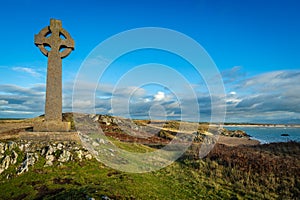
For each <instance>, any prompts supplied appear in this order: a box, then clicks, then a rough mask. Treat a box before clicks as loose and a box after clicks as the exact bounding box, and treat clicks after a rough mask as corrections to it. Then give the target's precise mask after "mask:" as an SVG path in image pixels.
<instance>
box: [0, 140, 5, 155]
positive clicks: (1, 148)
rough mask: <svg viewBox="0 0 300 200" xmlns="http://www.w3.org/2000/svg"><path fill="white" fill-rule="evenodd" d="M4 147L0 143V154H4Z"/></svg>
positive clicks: (3, 144)
mask: <svg viewBox="0 0 300 200" xmlns="http://www.w3.org/2000/svg"><path fill="white" fill-rule="evenodd" d="M5 146H6V144H5V143H2V142H0V154H4V152H5Z"/></svg>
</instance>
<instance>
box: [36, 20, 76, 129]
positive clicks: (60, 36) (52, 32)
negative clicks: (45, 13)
mask: <svg viewBox="0 0 300 200" xmlns="http://www.w3.org/2000/svg"><path fill="white" fill-rule="evenodd" d="M34 43H35V45H36V46H37V47H38V48H39V49H40V50H41V52H42V53H43V54H44V55H45V56H47V57H48V69H47V84H46V103H45V123H42V124H40V125H38V126H36V127H34V130H35V131H67V129H68V128H67V125H66V124H64V123H62V59H63V58H65V57H67V56H68V55H69V54H70V53H71V51H72V50H74V40H73V39H72V37H71V36H70V34H69V33H68V32H67V31H66V30H65V29H63V28H62V23H61V21H60V20H56V19H51V20H50V26H47V27H45V28H43V29H42V30H41V31H40V32H39V33H38V34H37V35H35V36H34Z"/></svg>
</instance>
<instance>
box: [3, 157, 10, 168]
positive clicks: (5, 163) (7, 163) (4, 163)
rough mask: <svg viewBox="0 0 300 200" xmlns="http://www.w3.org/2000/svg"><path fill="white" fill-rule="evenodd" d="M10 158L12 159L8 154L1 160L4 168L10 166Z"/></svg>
mask: <svg viewBox="0 0 300 200" xmlns="http://www.w3.org/2000/svg"><path fill="white" fill-rule="evenodd" d="M10 160H11V159H10V157H9V156H8V155H7V156H5V157H4V159H3V160H2V162H1V168H2V169H4V170H5V169H7V168H8V167H9V164H10V162H11V161H10Z"/></svg>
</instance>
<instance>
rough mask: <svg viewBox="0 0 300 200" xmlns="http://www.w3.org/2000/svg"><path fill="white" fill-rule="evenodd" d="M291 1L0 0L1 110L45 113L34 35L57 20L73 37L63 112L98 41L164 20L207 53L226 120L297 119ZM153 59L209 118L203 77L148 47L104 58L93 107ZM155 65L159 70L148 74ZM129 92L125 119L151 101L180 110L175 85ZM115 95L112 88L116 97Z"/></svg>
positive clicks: (298, 75) (298, 69) (100, 107)
mask: <svg viewBox="0 0 300 200" xmlns="http://www.w3.org/2000/svg"><path fill="white" fill-rule="evenodd" d="M299 9H300V3H299V2H298V1H296V0H294V1H291V0H287V1H286V0H285V1H284V0H281V1H279V0H272V1H271V0H269V1H268V0H265V1H258V0H252V1H250V0H249V1H247V0H245V1H239V0H223V1H219V0H217V1H211V0H207V1H204V0H197V1H158V0H153V1H150V0H149V1H146V0H145V1H79V0H78V1H49V2H43V1H33V0H24V1H13V0H12V1H2V2H1V6H0V19H1V20H0V26H1V31H0V41H1V45H0V55H1V56H0V58H1V59H0V117H34V116H37V115H40V114H42V113H43V109H44V107H43V106H44V95H45V94H44V91H45V77H46V68H47V58H46V57H45V56H43V55H42V54H41V53H40V51H39V50H38V48H36V47H35V45H34V43H33V37H34V34H37V33H38V32H39V31H40V30H41V29H42V28H43V27H45V26H47V25H49V21H50V18H56V19H60V20H62V23H63V27H64V28H65V29H66V30H67V31H68V32H69V33H70V34H71V36H72V37H73V38H74V40H75V51H73V52H72V53H71V54H70V55H69V56H68V57H67V58H65V59H64V60H63V83H64V111H70V110H71V109H72V107H71V97H72V90H71V89H72V83H73V81H74V78H75V77H76V74H77V72H78V70H79V68H80V65H81V64H82V62H83V61H84V59H85V58H86V57H87V56H88V55H89V53H90V52H91V51H92V50H93V49H94V48H95V47H96V46H97V45H98V44H99V43H100V42H102V41H104V40H105V39H107V38H109V37H111V36H113V35H115V34H117V33H120V32H122V31H126V30H129V29H133V28H141V27H163V28H168V29H173V30H176V31H179V32H181V33H183V34H185V35H187V36H189V37H191V38H193V39H194V40H195V41H197V42H198V43H199V44H201V45H202V46H203V48H205V50H206V51H207V52H208V54H209V55H210V56H211V58H212V59H213V61H214V62H215V64H216V65H217V67H218V69H219V71H220V73H221V74H222V76H223V81H224V86H225V91H226V102H227V115H226V121H231V122H271V123H300V104H299V102H300V86H299V83H300V59H299V55H300V50H299V46H300V20H299V19H300V12H299ZM151 62H152V63H153V62H155V63H161V64H165V65H168V66H170V67H172V68H174V69H176V70H177V71H178V72H180V73H181V74H183V75H184V76H185V77H186V78H187V79H188V80H189V81H190V83H191V84H192V85H193V86H195V87H194V88H195V91H196V93H197V95H198V101H199V105H200V110H201V112H203V113H201V116H202V118H201V119H202V120H203V121H208V120H209V113H210V110H209V107H210V102H209V96H207V93H206V92H205V87H204V89H203V88H202V87H201V86H200V85H201V83H202V82H201V77H200V78H199V76H198V75H195V73H194V71H193V68H192V67H190V66H188V63H186V62H185V61H183V60H181V59H179V58H176V57H174V56H173V55H169V54H167V53H166V52H159V51H151V50H149V51H141V52H136V53H133V54H129V55H126V56H123V57H122V58H120V59H118V60H117V61H116V62H115V63H114V65H112V66H111V68H110V69H109V70H108V71H107V74H106V75H105V76H103V77H102V80H103V83H101V84H99V85H100V86H99V89H98V90H97V92H98V97H99V98H98V99H97V108H96V111H97V112H100V113H112V109H111V105H110V103H111V101H110V96H111V95H112V90H113V88H114V86H115V85H116V83H117V81H118V80H119V79H120V77H122V75H124V73H127V72H128V71H129V70H130V69H133V68H134V67H135V66H137V65H140V64H146V63H151ZM158 73H160V69H159V68H158V69H157V71H155V72H153V74H151V73H150V74H148V76H155V74H158ZM169 78H170V77H169ZM166 79H168V76H166ZM172 81H173V82H174V80H172V79H171V78H170V82H172ZM127 90H128V92H127V93H126V92H124V91H127ZM129 91H130V92H129ZM134 91H135V92H136V93H137V95H136V99H134V98H132V102H133V103H131V104H130V110H131V112H132V113H131V114H132V116H133V117H142V118H147V117H149V112H148V110H149V109H151V108H153V109H152V111H153V110H155V108H161V107H157V105H159V106H162V107H163V108H164V109H165V112H166V113H169V115H168V116H173V117H174V118H176V117H178V115H176V113H178V107H176V98H175V96H176V91H175V92H174V91H173V93H172V92H171V91H170V90H168V88H166V87H162V86H159V85H156V86H155V85H152V86H151V85H148V86H145V87H142V88H138V86H137V85H128V88H124V89H123V93H122V94H123V95H124V93H126V95H129V94H132V92H134ZM174 93H175V94H174ZM122 94H121V93H120V94H119V95H116V96H118V97H119V98H120V99H118V101H122V98H123V97H124V96H122ZM124 98H125V97H124ZM125 99H126V98H125ZM157 102H159V104H157ZM152 106H153V107H152ZM147 109H148V110H147ZM116 110H118V109H116ZM158 110H159V109H158ZM174 113H175V114H174ZM112 114H115V115H122V114H123V112H122V111H119V112H113V113H112ZM158 116H159V113H158Z"/></svg>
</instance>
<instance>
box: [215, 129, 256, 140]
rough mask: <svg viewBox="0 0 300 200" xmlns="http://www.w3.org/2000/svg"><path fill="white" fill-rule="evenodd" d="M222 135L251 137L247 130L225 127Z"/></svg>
mask: <svg viewBox="0 0 300 200" xmlns="http://www.w3.org/2000/svg"><path fill="white" fill-rule="evenodd" d="M221 135H224V136H229V137H238V138H248V137H250V136H249V135H248V134H247V133H246V132H245V131H242V130H228V129H225V128H223V129H222V131H221Z"/></svg>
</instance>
